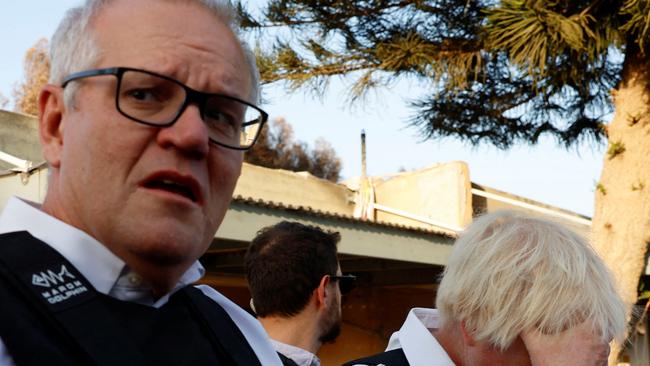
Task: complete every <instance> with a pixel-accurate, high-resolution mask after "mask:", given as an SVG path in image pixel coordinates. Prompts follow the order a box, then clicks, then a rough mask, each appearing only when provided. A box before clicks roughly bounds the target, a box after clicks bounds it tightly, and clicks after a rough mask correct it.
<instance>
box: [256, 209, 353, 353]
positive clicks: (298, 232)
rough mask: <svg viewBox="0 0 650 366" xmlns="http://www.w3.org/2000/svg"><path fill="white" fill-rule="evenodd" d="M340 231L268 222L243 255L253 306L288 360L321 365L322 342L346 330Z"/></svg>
mask: <svg viewBox="0 0 650 366" xmlns="http://www.w3.org/2000/svg"><path fill="white" fill-rule="evenodd" d="M339 240H340V235H339V233H337V232H325V231H323V230H321V229H320V228H318V227H315V226H307V225H303V224H300V223H297V222H287V221H282V222H280V223H278V224H276V225H273V226H269V227H266V228H263V229H262V230H260V231H259V232H258V233H257V236H256V237H255V238H254V239H253V241H252V242H251V245H250V246H249V247H248V250H247V251H246V255H245V257H244V265H245V267H246V276H247V280H248V287H249V289H250V292H251V295H252V300H251V307H253V309H254V311H255V313H256V314H257V316H258V319H259V321H260V322H261V323H262V325H263V326H264V328H265V329H266V331H267V333H268V334H269V336H270V337H271V342H272V343H273V345H274V346H275V349H276V350H277V351H278V354H279V355H280V358H281V359H282V361H283V363H284V365H289V366H295V365H299V366H319V365H320V360H319V359H318V357H317V356H316V353H318V350H319V349H320V347H321V346H322V345H323V344H324V343H327V342H332V341H334V340H335V339H336V337H337V336H338V335H339V333H340V331H341V295H343V294H345V293H346V292H348V291H350V290H351V289H352V285H353V283H354V280H355V277H354V276H352V275H342V274H341V267H340V266H339V263H338V259H337V250H336V245H337V243H338V242H339Z"/></svg>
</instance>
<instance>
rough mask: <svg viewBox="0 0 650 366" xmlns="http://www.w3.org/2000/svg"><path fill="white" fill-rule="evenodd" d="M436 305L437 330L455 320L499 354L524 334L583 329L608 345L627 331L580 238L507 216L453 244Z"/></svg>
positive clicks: (486, 220) (485, 220) (609, 282)
mask: <svg viewBox="0 0 650 366" xmlns="http://www.w3.org/2000/svg"><path fill="white" fill-rule="evenodd" d="M436 306H437V308H438V310H439V312H440V316H441V319H442V323H443V324H447V323H448V322H450V321H463V322H464V323H465V326H466V327H467V329H468V330H469V331H470V332H472V334H473V335H474V336H475V337H476V339H478V340H488V341H490V343H491V344H493V345H494V346H496V347H497V348H499V349H501V350H505V349H507V348H508V346H509V345H510V344H511V343H512V342H513V341H514V340H515V339H516V337H517V336H518V335H519V334H520V333H522V332H523V331H525V330H528V329H532V328H537V329H539V330H540V331H541V332H542V333H544V334H557V333H559V332H561V331H563V330H566V329H569V328H572V327H574V326H576V325H578V324H580V323H583V322H587V323H588V324H590V325H591V326H592V327H593V329H594V331H595V332H597V333H596V334H599V335H600V336H601V337H602V338H603V340H605V341H610V340H611V339H612V338H615V337H621V336H623V335H624V331H625V328H626V324H627V323H626V317H625V305H624V303H623V301H622V300H621V297H620V295H619V293H618V292H617V289H616V285H615V282H614V280H613V277H612V275H611V273H610V272H609V270H608V269H607V267H606V266H605V264H604V263H603V261H602V260H601V259H600V258H599V257H598V255H597V254H596V252H595V251H594V250H593V249H592V247H591V246H590V245H589V244H588V243H587V242H586V241H585V239H583V238H582V237H581V236H580V235H578V234H576V233H574V232H573V231H571V230H569V229H567V228H565V227H564V226H562V225H560V224H558V223H555V222H550V221H547V220H544V219H541V218H536V217H530V216H527V215H525V214H523V213H519V212H509V211H501V212H495V213H491V214H487V215H485V216H482V217H480V218H478V219H476V220H475V221H474V223H473V224H472V225H470V226H469V227H468V228H467V230H466V231H465V232H463V234H462V235H461V236H460V238H459V239H458V240H457V241H456V243H455V245H454V249H453V250H452V254H451V256H450V258H449V262H448V264H447V267H446V268H445V271H444V274H443V278H442V281H441V283H440V286H439V288H438V294H437V299H436ZM619 340H620V338H619Z"/></svg>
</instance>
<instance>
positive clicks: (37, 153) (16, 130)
mask: <svg viewBox="0 0 650 366" xmlns="http://www.w3.org/2000/svg"><path fill="white" fill-rule="evenodd" d="M0 151H3V152H5V153H7V154H11V155H13V156H15V157H18V158H20V159H23V160H29V161H32V162H35V163H38V162H41V161H43V160H44V159H43V154H42V153H41V145H40V143H39V137H38V120H37V119H36V118H35V117H33V116H28V115H24V114H20V113H14V112H9V111H4V110H0Z"/></svg>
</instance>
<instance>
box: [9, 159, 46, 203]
mask: <svg viewBox="0 0 650 366" xmlns="http://www.w3.org/2000/svg"><path fill="white" fill-rule="evenodd" d="M46 189H47V169H44V168H43V169H37V170H35V171H33V172H32V174H30V175H27V174H22V173H21V174H6V175H2V176H0V210H2V209H3V208H4V207H5V205H6V204H7V200H8V199H9V197H11V196H18V197H21V198H25V199H27V200H30V201H33V202H39V203H40V202H43V199H45V191H46Z"/></svg>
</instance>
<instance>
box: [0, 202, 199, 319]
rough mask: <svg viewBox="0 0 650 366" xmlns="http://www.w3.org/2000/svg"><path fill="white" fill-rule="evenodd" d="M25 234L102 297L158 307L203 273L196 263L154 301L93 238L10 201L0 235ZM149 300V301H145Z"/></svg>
mask: <svg viewBox="0 0 650 366" xmlns="http://www.w3.org/2000/svg"><path fill="white" fill-rule="evenodd" d="M15 231H27V232H29V233H30V234H31V235H32V236H34V237H35V238H37V239H39V240H41V241H43V242H45V243H47V244H48V245H49V246H50V247H52V248H53V249H54V250H56V251H57V252H59V253H60V254H61V255H62V256H63V257H65V258H66V259H67V260H68V261H69V262H70V263H71V264H72V265H73V266H75V268H77V270H79V272H80V273H81V274H82V275H83V276H84V277H85V278H86V279H87V280H88V282H90V284H91V285H93V287H94V288H95V289H96V290H97V292H100V293H102V294H105V295H109V296H112V297H115V298H117V299H120V300H127V301H135V302H138V303H142V304H145V305H150V306H154V307H160V306H162V305H163V304H165V303H166V302H167V300H168V299H169V296H170V295H171V294H173V293H174V292H176V291H177V290H178V289H180V288H182V287H184V286H186V285H188V284H191V283H194V282H196V281H198V280H199V279H200V278H201V277H203V274H204V273H205V269H204V268H203V266H201V264H200V263H199V262H198V261H196V262H194V263H193V264H192V266H191V267H190V268H189V269H188V270H187V271H186V272H185V273H184V274H183V275H182V276H181V279H180V280H179V282H178V283H177V284H176V286H175V287H174V289H173V290H172V291H171V292H170V293H169V294H167V295H166V296H163V297H162V298H160V299H158V300H157V301H155V302H154V301H153V299H152V298H151V291H150V288H149V287H148V286H146V285H143V284H142V283H141V282H138V281H136V280H134V279H135V278H137V275H136V274H135V273H134V272H133V271H132V270H131V269H130V268H129V267H128V266H126V264H125V263H124V261H123V260H122V259H120V258H119V257H117V256H116V255H115V254H113V252H111V251H110V250H108V248H106V247H105V246H104V245H102V244H101V243H100V242H99V241H97V240H96V239H95V238H93V237H91V236H90V235H88V234H86V233H85V232H83V231H81V230H79V229H77V228H75V227H73V226H71V225H68V224H67V223H65V222H63V221H61V220H59V219H57V218H55V217H53V216H50V215H48V214H47V213H45V212H43V211H41V209H40V205H39V204H37V203H34V202H30V201H27V200H22V199H19V198H16V197H11V198H10V199H9V201H8V202H7V205H6V207H5V209H4V211H3V212H2V214H0V234H4V233H9V232H15ZM147 297H148V298H147Z"/></svg>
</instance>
